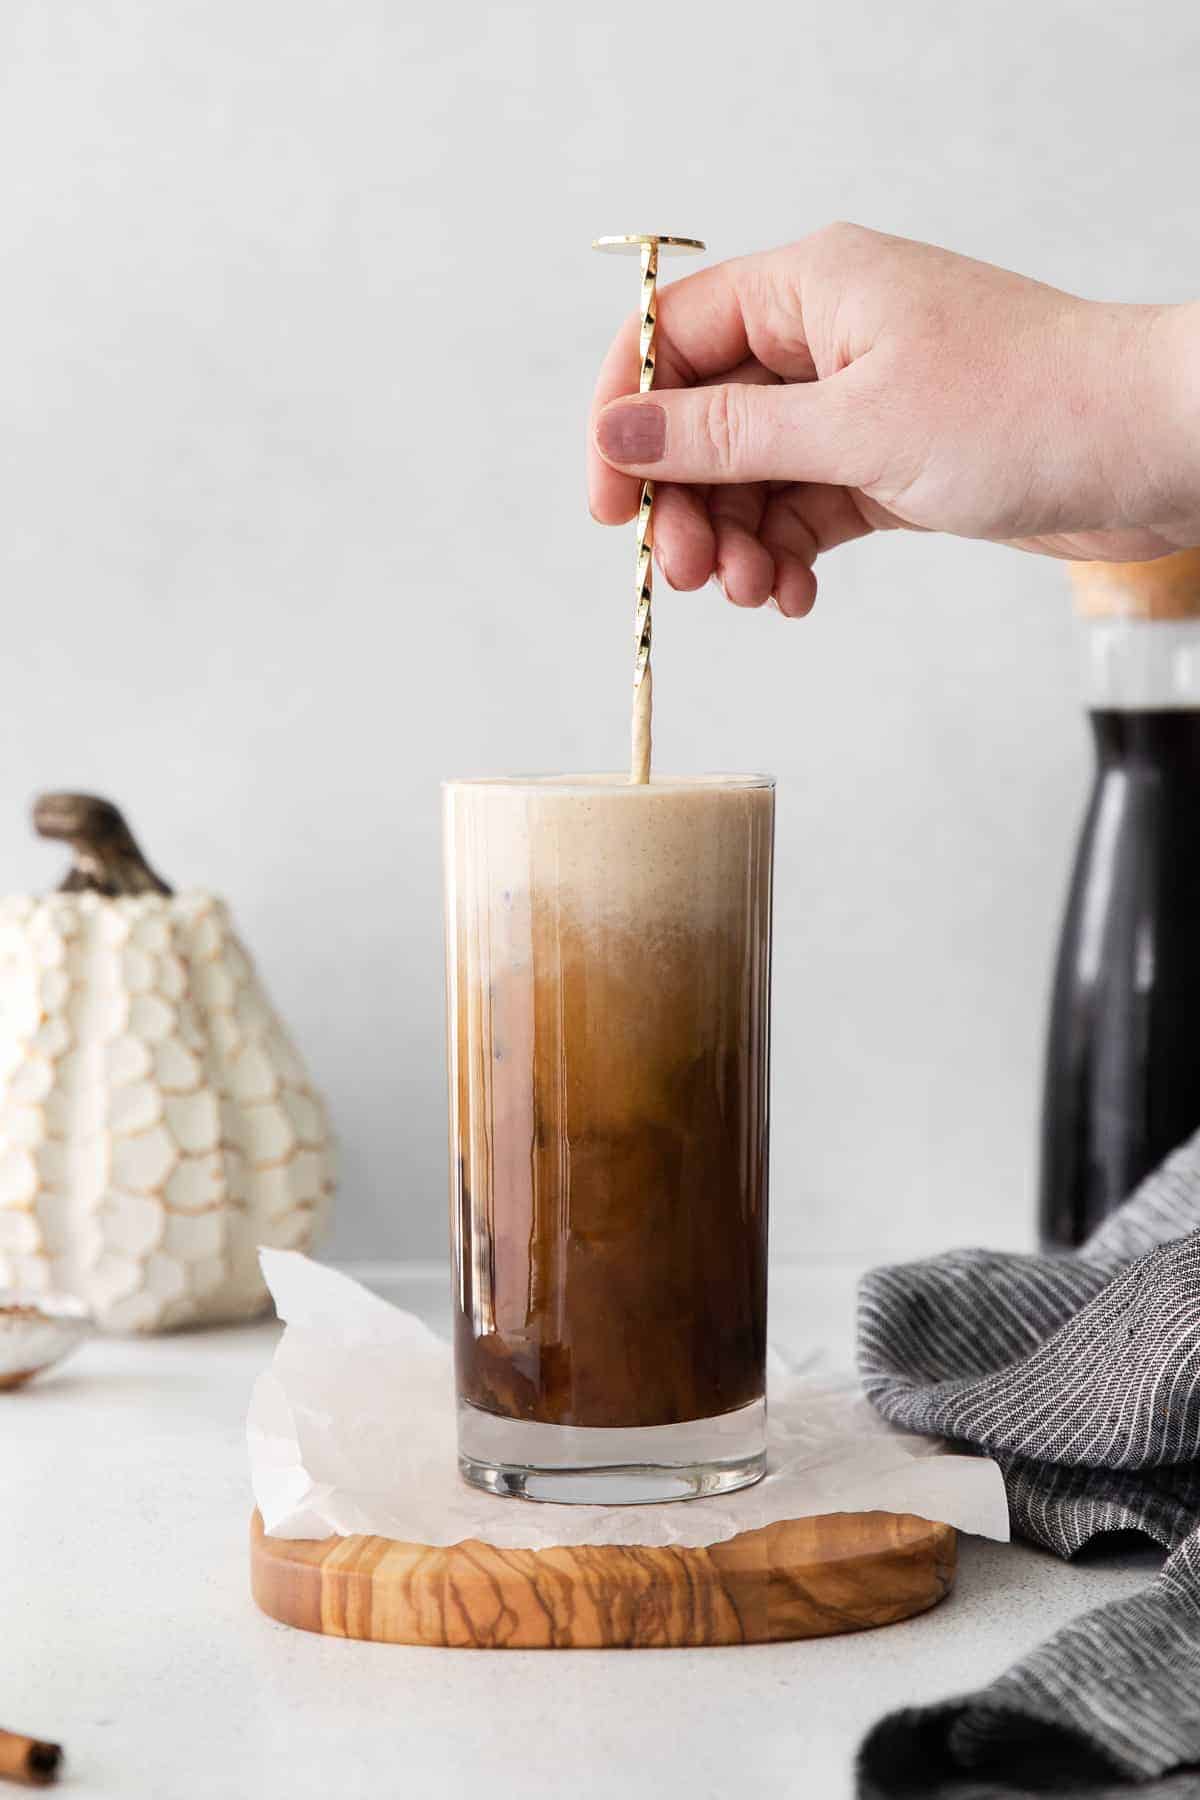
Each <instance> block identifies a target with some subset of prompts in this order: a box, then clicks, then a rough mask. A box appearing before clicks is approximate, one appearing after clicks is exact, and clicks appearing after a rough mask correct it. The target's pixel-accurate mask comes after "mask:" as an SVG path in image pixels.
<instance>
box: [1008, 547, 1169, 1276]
mask: <svg viewBox="0 0 1200 1800" xmlns="http://www.w3.org/2000/svg"><path fill="white" fill-rule="evenodd" d="M1071 574H1072V582H1073V586H1074V589H1075V598H1076V609H1077V611H1078V613H1079V614H1080V616H1081V629H1082V634H1083V650H1084V670H1085V689H1086V699H1087V706H1088V711H1089V714H1090V717H1091V727H1092V735H1093V739H1094V743H1095V751H1096V769H1095V778H1094V781H1093V786H1092V791H1091V797H1090V799H1089V802H1088V807H1087V812H1086V815H1085V817H1084V822H1083V830H1082V835H1081V837H1080V842H1079V848H1078V851H1077V853H1076V858H1075V867H1074V872H1073V875H1072V878H1071V886H1070V890H1069V893H1068V897H1067V908H1066V916H1065V918H1064V921H1063V927H1062V936H1061V939H1060V943H1059V952H1058V964H1057V970H1056V974H1055V980H1054V993H1053V1001H1052V1005H1051V1012H1050V1028H1049V1035H1048V1043H1047V1054H1046V1071H1045V1088H1044V1099H1043V1111H1042V1157H1041V1232H1042V1238H1043V1242H1045V1243H1046V1244H1048V1245H1073V1244H1078V1243H1081V1242H1082V1241H1083V1239H1084V1238H1085V1237H1087V1236H1088V1234H1089V1233H1090V1232H1091V1231H1092V1230H1093V1229H1094V1227H1095V1226H1097V1225H1098V1224H1100V1223H1101V1221H1102V1220H1103V1219H1104V1218H1105V1217H1106V1216H1107V1215H1108V1214H1109V1213H1110V1212H1112V1210H1113V1209H1114V1208H1115V1207H1116V1206H1119V1205H1120V1203H1121V1201H1122V1200H1124V1199H1125V1198H1126V1196H1127V1195H1128V1194H1129V1193H1130V1192H1131V1190H1132V1189H1133V1188H1134V1187H1135V1186H1136V1185H1137V1183H1138V1182H1139V1181H1140V1180H1141V1179H1142V1177H1143V1176H1144V1175H1146V1174H1148V1173H1149V1171H1150V1170H1151V1169H1153V1168H1154V1167H1155V1166H1156V1164H1158V1163H1159V1162H1161V1160H1162V1159H1163V1157H1164V1156H1166V1155H1167V1154H1168V1152H1169V1151H1171V1150H1172V1149H1174V1148H1175V1146H1176V1145H1177V1144H1178V1143H1180V1142H1181V1141H1182V1140H1183V1139H1184V1138H1186V1137H1187V1136H1189V1135H1190V1134H1191V1133H1192V1132H1193V1131H1194V1130H1196V1128H1197V1127H1198V1126H1200V550H1188V551H1181V552H1179V553H1178V554H1176V555H1174V556H1168V557H1163V558H1161V559H1160V560H1158V561H1156V562H1152V563H1124V564H1122V563H1079V564H1076V565H1074V567H1073V568H1072V571H1071Z"/></svg>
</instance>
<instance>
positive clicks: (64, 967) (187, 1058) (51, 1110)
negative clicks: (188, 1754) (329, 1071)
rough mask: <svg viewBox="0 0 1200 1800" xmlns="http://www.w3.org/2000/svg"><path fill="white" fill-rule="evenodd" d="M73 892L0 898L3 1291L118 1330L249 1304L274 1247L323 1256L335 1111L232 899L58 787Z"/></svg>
mask: <svg viewBox="0 0 1200 1800" xmlns="http://www.w3.org/2000/svg"><path fill="white" fill-rule="evenodd" d="M34 819H35V824H36V825H37V828H38V830H39V831H40V832H41V833H42V834H43V835H44V836H47V837H59V838H63V839H65V840H67V841H68V842H70V843H71V844H72V847H73V848H74V850H75V855H76V862H75V866H74V867H73V869H72V870H71V873H70V874H69V875H68V877H67V880H66V881H65V882H64V883H63V887H62V889H60V891H59V892H58V893H55V894H49V895H46V896H44V897H42V898H33V897H31V896H29V895H14V896H10V897H8V898H6V899H0V1285H7V1286H11V1287H18V1288H21V1289H23V1290H25V1291H33V1292H35V1293H36V1292H44V1291H56V1292H65V1293H69V1294H74V1295H77V1296H78V1297H79V1299H81V1300H83V1301H85V1302H86V1303H87V1305H88V1306H89V1307H90V1308H91V1309H92V1311H93V1313H94V1315H95V1317H96V1319H97V1322H98V1323H99V1324H100V1325H102V1326H103V1327H105V1328H106V1329H109V1330H115V1331H158V1330H162V1329H165V1328H167V1327H170V1326H176V1325H187V1324H195V1323H211V1322H216V1321H218V1320H231V1319H240V1318H247V1317H250V1316H252V1315H253V1314H255V1313H258V1312H261V1311H263V1310H264V1309H265V1308H267V1307H268V1306H269V1304H270V1301H269V1296H268V1294H267V1292H266V1289H265V1288H264V1286H263V1282H262V1278H261V1275H260V1273H259V1268H258V1256H257V1251H258V1246H259V1245H260V1244H271V1245H275V1246H281V1247H285V1248H289V1249H292V1248H295V1249H307V1248H308V1247H309V1246H310V1245H311V1244H312V1242H313V1240H314V1238H315V1236H316V1235H317V1233H318V1232H319V1230H320V1227H321V1225H322V1224H323V1222H324V1220H325V1217H326V1214H327V1211H328V1207H329V1204H330V1199H331V1196H332V1193H333V1170H332V1153H331V1145H330V1136H329V1130H328V1126H327V1123H326V1117H325V1111H324V1108H323V1106H322V1104H321V1101H320V1099H319V1097H318V1096H317V1094H316V1093H315V1092H314V1090H313V1087H312V1084H311V1083H310V1081H309V1079H308V1075H307V1073H306V1071H305V1068H304V1064H303V1063H302V1061H301V1060H300V1057H299V1055H298V1054H297V1052H296V1050H295V1047H294V1046H293V1044H292V1043H291V1041H290V1039H289V1037H288V1035H287V1033H286V1031H285V1030H284V1028H283V1026H282V1025H281V1023H280V1021H279V1019H278V1017H277V1016H276V1014H275V1012H274V1010H273V1008H272V1007H271V1004H270V1001H269V1000H268V999H267V996H266V994H265V992H264V991H263V988H262V985H261V983H260V981H259V980H258V977H257V975H256V974H255V971H254V967H253V964H252V963H251V961H250V958H249V957H248V956H247V954H246V952H245V950H244V949H243V947H242V945H241V944H240V943H239V941H238V939H237V936H236V934H235V932H234V930H233V926H232V924H231V922H230V918H229V913H228V910H227V908H226V906H225V904H224V902H223V901H221V900H220V899H218V898H216V897H215V896H214V895H212V894H208V893H203V892H190V893H180V894H174V893H172V892H171V891H170V890H169V889H168V888H166V886H165V884H164V883H163V882H161V881H160V880H159V878H158V877H157V876H156V875H155V874H154V872H153V870H151V869H150V867H149V865H148V864H147V863H146V862H145V860H144V859H143V858H142V856H141V853H140V852H139V851H138V849H137V846H136V844H135V843H134V841H133V838H132V837H131V836H130V834H129V832H128V829H127V828H126V826H125V824H124V821H123V820H122V819H121V816H120V814H119V813H118V812H117V811H116V809H115V808H114V807H111V806H109V805H108V803H107V802H104V801H99V800H96V799H94V798H92V797H90V796H87V795H48V796H45V797H43V799H42V800H40V801H39V802H38V804H37V806H36V807H35V810H34Z"/></svg>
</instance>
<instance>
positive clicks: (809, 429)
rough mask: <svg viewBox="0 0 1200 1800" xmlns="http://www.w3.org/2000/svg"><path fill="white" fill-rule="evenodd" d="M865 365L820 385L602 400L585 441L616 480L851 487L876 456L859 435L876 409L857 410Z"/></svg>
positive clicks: (864, 395) (725, 387) (865, 386)
mask: <svg viewBox="0 0 1200 1800" xmlns="http://www.w3.org/2000/svg"><path fill="white" fill-rule="evenodd" d="M869 362H870V356H869V355H867V356H865V357H863V358H862V359H861V360H860V361H859V362H858V363H856V364H854V365H853V366H852V367H851V368H848V369H845V370H843V371H842V372H841V373H840V374H838V375H833V376H831V377H830V378H829V380H827V381H811V382H801V383H796V384H793V385H790V386H769V387H768V386H751V385H748V384H746V383H743V382H723V383H721V384H720V385H719V386H715V387H699V388H677V389H675V390H674V391H672V390H670V389H663V390H656V391H655V392H654V393H652V394H641V395H637V396H634V397H631V398H627V399H621V400H616V401H611V402H609V404H608V405H606V406H604V407H602V408H601V410H600V411H599V413H598V414H597V416H596V420H595V425H594V429H593V442H594V444H595V447H596V449H597V451H598V452H599V454H600V456H601V457H602V458H603V459H604V461H605V462H607V463H608V464H609V465H610V466H611V467H613V468H614V469H616V470H618V471H620V472H621V473H622V474H623V475H626V476H635V477H648V478H650V479H653V480H655V481H695V482H705V483H717V484H727V483H741V482H753V481H788V482H795V481H805V482H813V481H815V482H821V483H828V484H833V485H838V486H847V487H860V486H863V485H865V484H866V482H867V481H868V480H869V479H870V478H871V468H872V460H873V459H874V458H876V457H877V456H878V454H879V446H878V444H877V443H873V442H872V434H871V431H870V430H869V429H867V430H864V429H863V427H864V424H869V422H870V421H871V419H872V418H873V416H874V415H875V414H877V412H878V408H877V406H874V405H872V406H870V407H869V408H867V407H866V406H865V405H864V402H866V401H868V400H870V399H871V394H870V387H869V382H870V376H871V373H873V371H870V370H868V368H867V365H868V364H869ZM856 414H857V416H856ZM608 491H609V492H611V490H608ZM635 498H636V496H635Z"/></svg>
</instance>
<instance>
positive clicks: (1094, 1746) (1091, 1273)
mask: <svg viewBox="0 0 1200 1800" xmlns="http://www.w3.org/2000/svg"><path fill="white" fill-rule="evenodd" d="M858 1350H859V1367H860V1370H861V1373H862V1378H863V1383H864V1386H865V1388H866V1392H867V1394H868V1396H869V1398H870V1399H871V1400H872V1401H873V1403H874V1404H875V1406H877V1407H878V1409H879V1411H880V1412H881V1413H883V1415H884V1416H885V1418H888V1419H890V1420H892V1422H893V1423H894V1424H897V1425H902V1426H904V1427H906V1428H907V1429H908V1430H910V1431H924V1432H930V1433H933V1434H935V1435H936V1436H939V1437H945V1438H951V1439H954V1440H957V1442H958V1444H959V1445H960V1446H961V1447H970V1448H974V1449H977V1450H979V1451H981V1452H984V1453H986V1454H987V1455H989V1456H992V1457H994V1458H995V1460H996V1461H997V1462H998V1463H999V1465H1000V1467H1001V1469H1002V1471H1003V1473H1004V1481H1005V1485H1006V1487H1007V1490H1008V1502H1009V1510H1010V1513H1011V1516H1012V1525H1013V1530H1014V1531H1015V1532H1016V1533H1018V1534H1019V1535H1020V1536H1021V1537H1024V1538H1028V1539H1030V1540H1031V1541H1032V1542H1033V1543H1035V1544H1041V1545H1043V1546H1044V1547H1045V1548H1046V1549H1048V1550H1052V1551H1054V1552H1055V1554H1056V1555H1058V1556H1064V1557H1065V1556H1071V1555H1073V1554H1074V1552H1075V1551H1077V1550H1079V1549H1080V1548H1081V1547H1082V1546H1083V1545H1084V1544H1087V1543H1089V1542H1090V1541H1091V1539H1093V1538H1095V1537H1097V1536H1099V1535H1100V1534H1101V1533H1104V1532H1114V1531H1137V1532H1142V1533H1144V1534H1146V1535H1147V1536H1148V1537H1150V1538H1152V1539H1154V1540H1155V1541H1156V1542H1157V1543H1159V1544H1161V1545H1162V1547H1163V1549H1164V1550H1165V1551H1166V1552H1167V1553H1168V1554H1167V1559H1166V1562H1165V1563H1164V1566H1163V1569H1162V1572H1161V1574H1160V1575H1159V1576H1158V1578H1157V1579H1156V1580H1155V1581H1154V1583H1153V1584H1152V1585H1151V1586H1150V1587H1149V1588H1148V1589H1147V1590H1146V1591H1145V1592H1144V1593H1141V1594H1138V1595H1135V1596H1134V1597H1133V1598H1132V1599H1128V1600H1121V1601H1118V1602H1115V1603H1114V1604H1112V1605H1110V1606H1105V1607H1101V1608H1098V1609H1097V1610H1096V1611H1095V1612H1092V1613H1088V1614H1086V1615H1085V1616H1084V1617H1083V1618H1081V1619H1078V1620H1075V1621H1074V1622H1073V1623H1071V1624H1070V1625H1068V1626H1066V1627H1065V1628H1064V1629H1063V1630H1061V1631H1060V1632H1058V1633H1057V1635H1056V1636H1054V1637H1052V1638H1051V1639H1050V1640H1049V1641H1048V1642H1047V1643H1045V1644H1043V1645H1042V1646H1041V1648H1040V1649H1038V1650H1036V1651H1035V1652H1034V1653H1033V1655H1031V1656H1028V1657H1026V1658H1025V1659H1024V1661H1022V1662H1019V1663H1017V1664H1016V1666H1015V1667H1014V1668H1012V1669H1010V1670H1009V1671H1008V1672H1007V1674H1005V1675H1002V1676H1001V1677H1000V1679H999V1680H998V1681H995V1682H993V1683H992V1685H991V1686H990V1687H986V1688H983V1689H981V1690H980V1691H979V1692H977V1693H973V1694H968V1695H966V1696H964V1697H963V1698H961V1699H958V1700H955V1701H953V1702H950V1703H948V1704H945V1705H941V1706H936V1707H928V1708H925V1709H921V1710H916V1711H910V1712H901V1713H896V1714H893V1715H892V1716H891V1717H890V1718H887V1719H884V1720H883V1722H882V1723H881V1724H879V1725H877V1726H876V1727H875V1729H874V1730H873V1731H872V1732H871V1733H870V1735H869V1736H868V1737H867V1739H866V1741H865V1743H864V1744H863V1747H862V1751H861V1754H860V1758H859V1775H858V1780H859V1788H858V1791H859V1794H860V1796H861V1797H862V1800H885V1797H886V1800H896V1797H898V1796H917V1795H920V1796H922V1800H941V1797H942V1796H945V1797H946V1800H950V1797H951V1796H953V1800H984V1797H985V1796H988V1797H992V1796H995V1797H999V1796H1021V1795H1033V1794H1045V1793H1054V1794H1063V1795H1078V1796H1080V1797H1082V1796H1087V1797H1088V1800H1099V1797H1100V1796H1110V1795H1111V1796H1114V1797H1115V1796H1117V1795H1121V1796H1123V1797H1124V1800H1150V1797H1151V1796H1153V1797H1154V1800H1158V1797H1159V1796H1162V1800H1167V1797H1168V1796H1169V1797H1170V1800H1182V1797H1183V1796H1185V1795H1186V1796H1188V1797H1189V1800H1191V1797H1193V1796H1197V1797H1200V1134H1197V1136H1196V1137H1194V1138H1192V1139H1191V1140H1190V1141H1189V1142H1188V1143H1187V1144H1186V1145H1184V1147H1183V1148H1182V1149H1181V1150H1178V1151H1177V1152H1176V1153H1175V1155H1174V1156H1172V1157H1171V1158H1170V1159H1169V1160H1168V1161H1167V1162H1166V1163H1164V1164H1163V1166H1162V1168H1161V1169H1159V1170H1157V1171H1156V1173H1155V1174H1153V1175H1151V1176H1150V1177H1149V1178H1148V1179H1147V1180H1146V1181H1145V1182H1143V1183H1142V1185H1141V1187H1139V1188H1138V1189H1137V1191H1136V1193H1135V1194H1134V1195H1133V1196H1132V1198H1131V1199H1129V1200H1127V1201H1126V1203H1125V1205H1124V1206H1123V1207H1122V1208H1121V1209H1120V1211H1119V1212H1117V1213H1115V1214H1114V1215H1113V1217H1112V1218H1111V1219H1110V1220H1109V1221H1108V1222H1107V1223H1106V1224H1105V1225H1103V1226H1102V1227H1101V1229H1100V1230H1099V1231H1097V1232H1096V1233H1095V1235H1094V1236H1093V1237H1091V1238H1089V1240H1088V1242H1087V1243H1086V1244H1085V1245H1084V1246H1083V1248H1082V1249H1081V1250H1078V1251H1075V1252H1073V1253H1071V1254H1063V1255H1057V1256H1012V1255H990V1254H988V1253H987V1252H986V1251H981V1250H963V1251H954V1252H951V1253H950V1254H948V1255H946V1256H938V1257H934V1258H933V1259H931V1260H930V1261H928V1262H918V1263H911V1264H908V1265H905V1266H902V1267H899V1268H890V1269H879V1270H876V1271H875V1273H874V1274H872V1275H869V1276H868V1277H867V1278H866V1280H865V1281H864V1282H863V1284H862V1287H861V1289H860V1292H859V1320H858ZM1130 1784H1133V1785H1132V1786H1131V1785H1130Z"/></svg>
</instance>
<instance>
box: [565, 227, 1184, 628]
mask: <svg viewBox="0 0 1200 1800" xmlns="http://www.w3.org/2000/svg"><path fill="white" fill-rule="evenodd" d="M656 364H657V375H656V385H655V389H654V392H653V393H652V394H644V395H640V396H638V395H637V372H638V322H637V319H636V317H635V318H633V319H632V320H629V321H627V323H626V325H625V327H624V328H623V330H622V331H621V332H620V334H619V335H618V337H617V338H616V340H615V342H614V343H613V345H612V348H611V349H610V350H609V353H608V355H607V357H606V358H605V361H604V365H603V368H602V369H601V372H600V378H599V381H598V382H597V385H596V393H595V398H594V403H593V409H592V419H591V438H590V444H589V491H590V502H591V508H592V513H593V515H594V516H595V517H596V518H597V519H599V520H600V521H601V522H602V523H603V524H606V525H619V524H623V523H624V522H625V521H627V520H628V519H630V518H632V517H633V514H634V512H635V511H636V508H637V500H638V489H639V484H640V480H641V478H642V477H651V478H653V480H654V482H655V496H656V498H655V516H654V534H655V557H656V560H657V562H658V563H659V566H660V567H661V569H662V571H663V573H664V575H665V576H666V578H667V580H668V581H669V582H670V583H671V585H672V586H673V587H677V588H698V587H702V586H703V585H704V583H705V582H706V581H708V580H709V579H710V578H711V577H712V576H713V575H714V574H715V575H716V577H717V579H718V581H719V582H720V583H721V586H722V587H723V588H724V590H725V593H726V594H727V596H728V598H729V599H730V600H732V601H733V602H734V604H735V605H737V606H761V605H762V604H763V602H764V601H765V600H767V599H768V598H769V597H773V598H774V599H775V601H776V603H777V605H778V607H779V609H780V611H781V612H784V613H787V614H789V615H790V616H792V617H798V616H800V615H802V614H804V613H806V612H808V611H809V610H810V609H811V607H812V604H813V600H814V599H815V597H816V591H817V584H816V577H815V576H814V574H813V564H814V562H815V561H816V558H817V556H818V555H819V553H820V552H822V551H824V550H831V549H833V548H834V546H835V545H837V544H844V543H846V542H848V541H849V540H850V539H851V538H857V537H862V536H864V535H865V534H866V533H867V532H870V531H887V530H893V529H895V528H897V527H907V528H908V529H910V530H916V531H947V532H954V533H956V534H958V535H959V536H962V537H977V538H990V539H993V540H997V541H1001V542H1006V543H1012V544H1015V545H1017V546H1018V547H1019V548H1021V549H1024V550H1037V551H1042V552H1044V553H1046V554H1048V555H1051V556H1066V557H1085V558H1097V559H1108V560H1113V561H1119V560H1125V559H1133V560H1136V559H1143V558H1146V559H1148V558H1150V557H1154V556H1159V555H1162V554H1164V553H1165V552H1166V551H1169V550H1174V549H1178V548H1181V547H1183V546H1185V545H1188V544H1193V543H1197V542H1200V424H1197V423H1196V421H1197V420H1198V419H1200V308H1197V307H1195V306H1122V305H1115V304H1108V303H1100V302H1094V301H1086V300H1079V299H1076V298H1074V297H1073V296H1072V295H1070V294H1063V293H1059V292H1058V291H1057V290H1056V289H1054V288H1049V287H1044V286H1042V285H1041V283H1039V282H1035V281H1029V280H1027V279H1025V278H1024V277H1023V276H1020V275H1013V274H1009V273H1008V272H1006V271H1005V270H1002V269H996V268H992V267H991V266H990V265H989V264H987V263H978V262H972V261H970V260H969V259H968V258H966V257H962V256H955V255H953V254H952V253H951V252H950V251H947V250H938V249H935V248H933V247H932V246H931V245H928V244H916V243H909V242H907V241H906V240H905V239H903V238H893V237H885V236H883V235H881V234H880V233H878V232H874V231H866V230H863V229H862V228H861V227H859V226H855V225H833V226H830V227H828V228H827V229H825V230H823V231H819V232H817V233H816V235H815V236H813V237H810V238H805V239H804V240H802V241H801V242H800V243H798V244H793V245H791V246H789V247H788V248H786V249H783V250H772V251H768V252H766V253H764V254H762V255H758V256H749V257H744V258H741V259H739V260H737V261H735V262H727V263H721V264H718V265H717V267H715V268H712V269H705V270H702V271H701V272H700V273H699V274H696V275H692V276H689V277H688V278H687V279H686V280H683V281H679V282H675V283H673V284H672V285H671V286H668V287H664V288H662V289H661V290H660V292H659V297H658V343H657V357H656ZM1189 388H1190V393H1189ZM630 395H632V396H634V397H633V398H621V396H630Z"/></svg>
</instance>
